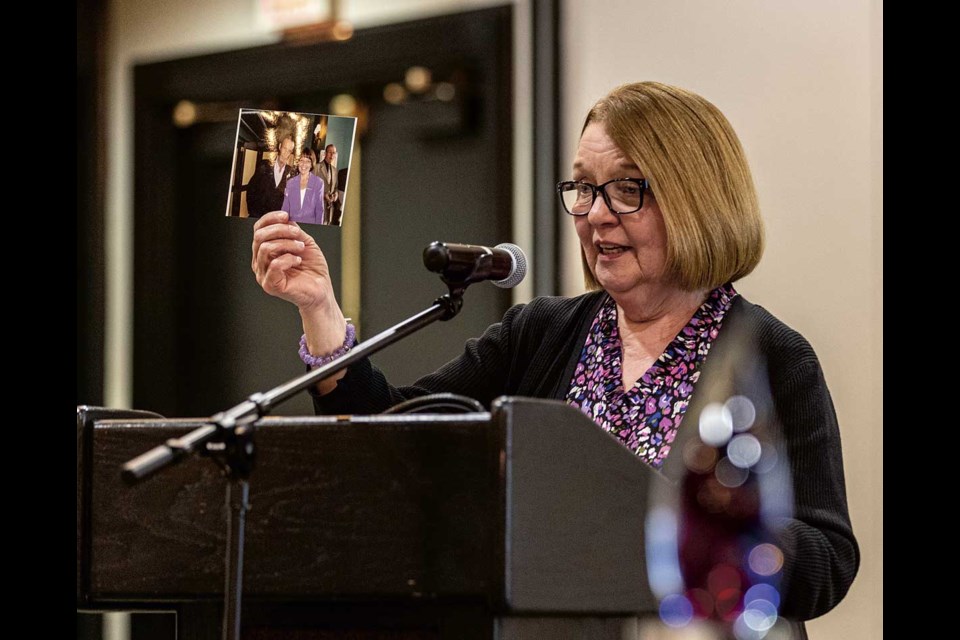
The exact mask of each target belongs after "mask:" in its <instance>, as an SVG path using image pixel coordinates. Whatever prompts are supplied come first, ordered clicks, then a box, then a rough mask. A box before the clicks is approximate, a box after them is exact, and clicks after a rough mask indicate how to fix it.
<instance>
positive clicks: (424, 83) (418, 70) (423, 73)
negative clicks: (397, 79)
mask: <svg viewBox="0 0 960 640" xmlns="http://www.w3.org/2000/svg"><path fill="white" fill-rule="evenodd" d="M432 81H433V74H431V73H430V69H427V68H426V67H410V68H409V69H407V72H406V73H405V74H404V76H403V82H404V84H406V85H407V89H408V90H409V91H410V93H423V92H425V91H426V90H427V89H429V88H430V83H431V82H432Z"/></svg>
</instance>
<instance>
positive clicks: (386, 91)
mask: <svg viewBox="0 0 960 640" xmlns="http://www.w3.org/2000/svg"><path fill="white" fill-rule="evenodd" d="M383 99H384V100H386V101H387V102H389V103H390V104H400V103H402V102H403V101H404V100H406V99H407V90H406V89H404V88H403V85H402V84H400V83H399V82H391V83H390V84H388V85H387V86H385V87H384V88H383Z"/></svg>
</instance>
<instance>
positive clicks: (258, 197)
mask: <svg viewBox="0 0 960 640" xmlns="http://www.w3.org/2000/svg"><path fill="white" fill-rule="evenodd" d="M293 146H294V145H293V138H291V137H290V136H286V137H284V139H283V140H281V141H280V149H279V152H278V153H277V159H276V160H275V161H274V162H273V163H270V162H267V161H263V162H261V163H260V165H259V166H258V167H257V170H256V172H255V173H254V174H253V177H252V178H250V182H249V183H248V184H247V212H248V213H249V214H250V217H251V218H259V217H260V216H262V215H263V214H265V213H269V212H270V211H277V210H279V209H280V207H281V206H282V205H283V192H284V190H285V189H286V188H287V178H289V177H291V176H293V175H295V173H296V172H295V171H294V169H293V167H292V166H290V161H291V160H292V159H293Z"/></svg>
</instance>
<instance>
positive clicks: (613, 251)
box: [596, 242, 630, 258]
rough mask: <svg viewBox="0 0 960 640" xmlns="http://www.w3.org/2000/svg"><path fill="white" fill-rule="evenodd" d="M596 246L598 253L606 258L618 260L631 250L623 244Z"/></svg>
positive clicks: (607, 243) (602, 243)
mask: <svg viewBox="0 0 960 640" xmlns="http://www.w3.org/2000/svg"><path fill="white" fill-rule="evenodd" d="M596 246H597V253H598V254H599V255H601V256H603V257H605V258H616V257H618V256H621V255H623V254H624V253H625V252H627V251H629V249H630V247H625V246H623V245H622V244H613V243H610V242H598V243H597V245H596Z"/></svg>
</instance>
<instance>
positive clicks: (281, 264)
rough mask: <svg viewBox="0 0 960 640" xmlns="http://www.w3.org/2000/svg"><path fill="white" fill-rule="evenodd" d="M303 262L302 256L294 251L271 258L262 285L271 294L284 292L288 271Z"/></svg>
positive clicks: (261, 280)
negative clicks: (296, 254)
mask: <svg viewBox="0 0 960 640" xmlns="http://www.w3.org/2000/svg"><path fill="white" fill-rule="evenodd" d="M301 262H302V259H301V258H300V256H295V255H293V254H292V253H285V254H283V255H282V256H280V257H279V258H277V259H275V260H271V261H270V264H269V265H268V266H267V269H266V271H265V272H264V274H263V278H262V279H260V278H258V280H259V281H260V286H261V287H263V290H264V291H266V292H267V293H269V294H273V295H276V294H280V293H283V292H284V285H285V284H286V282H287V274H286V272H287V271H288V270H290V269H292V268H294V267H296V266H298V265H299V264H300V263H301Z"/></svg>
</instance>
